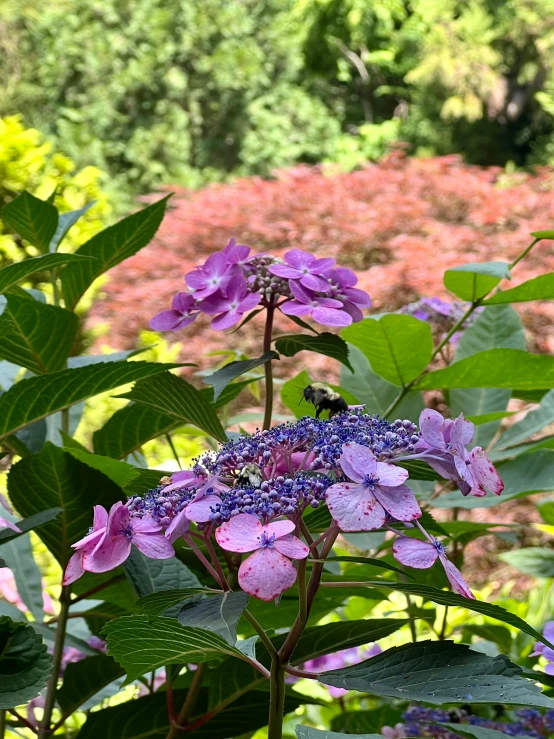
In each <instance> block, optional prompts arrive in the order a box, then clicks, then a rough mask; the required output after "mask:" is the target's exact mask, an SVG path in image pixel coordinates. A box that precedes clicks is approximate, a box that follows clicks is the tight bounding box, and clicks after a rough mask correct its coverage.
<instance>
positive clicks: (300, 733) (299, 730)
mask: <svg viewBox="0 0 554 739" xmlns="http://www.w3.org/2000/svg"><path fill="white" fill-rule="evenodd" d="M295 731H296V736H297V739H351V737H352V734H337V732H336V731H328V730H327V729H312V727H311V726H300V724H298V725H297V726H296V727H295ZM357 736H358V739H383V736H382V734H358V735H357Z"/></svg>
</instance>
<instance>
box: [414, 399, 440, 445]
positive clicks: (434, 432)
mask: <svg viewBox="0 0 554 739" xmlns="http://www.w3.org/2000/svg"><path fill="white" fill-rule="evenodd" d="M419 428H420V431H421V435H422V437H423V439H424V441H426V442H427V444H429V446H430V447H432V448H433V449H446V443H445V440H444V418H443V417H442V416H441V414H440V413H439V412H438V411H434V410H432V409H431V408H425V410H423V411H421V414H420V416H419Z"/></svg>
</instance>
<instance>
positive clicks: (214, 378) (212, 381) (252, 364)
mask: <svg viewBox="0 0 554 739" xmlns="http://www.w3.org/2000/svg"><path fill="white" fill-rule="evenodd" d="M273 359H279V355H278V354H276V353H275V352H266V353H265V354H262V356H261V357H255V358H254V359H245V360H243V361H240V362H229V364H226V365H225V366H224V367H222V368H221V369H218V370H216V371H215V372H212V374H211V375H205V377H203V378H202V379H203V382H204V383H205V384H206V385H211V386H212V387H213V389H214V401H217V399H218V398H219V396H220V395H221V393H222V392H223V391H224V390H225V388H226V387H227V385H228V384H229V383H230V382H231V381H232V380H234V379H235V378H236V377H239V376H240V375H243V374H244V373H245V372H250V370H253V369H256V367H260V366H261V365H263V364H266V362H270V361H271V360H273Z"/></svg>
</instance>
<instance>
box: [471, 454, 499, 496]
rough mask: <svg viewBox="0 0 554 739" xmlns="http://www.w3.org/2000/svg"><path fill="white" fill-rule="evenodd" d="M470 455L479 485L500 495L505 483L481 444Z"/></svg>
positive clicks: (472, 468)
mask: <svg viewBox="0 0 554 739" xmlns="http://www.w3.org/2000/svg"><path fill="white" fill-rule="evenodd" d="M469 456H470V459H471V470H472V472H473V474H474V476H475V478H476V479H477V482H478V483H479V485H481V486H482V487H483V488H484V489H485V490H490V492H491V493H494V494H495V495H500V493H501V492H502V491H503V490H504V483H503V482H502V479H501V477H500V475H499V474H498V472H497V470H496V468H495V466H494V465H493V463H492V462H491V461H490V459H489V458H488V457H487V455H486V453H485V451H484V450H483V449H482V448H481V447H480V446H476V447H475V449H472V451H471V453H470V455H469Z"/></svg>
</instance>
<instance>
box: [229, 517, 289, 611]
mask: <svg viewBox="0 0 554 739" xmlns="http://www.w3.org/2000/svg"><path fill="white" fill-rule="evenodd" d="M237 518H238V517H237ZM295 582H296V570H295V568H294V565H293V564H292V562H291V561H290V560H289V559H287V558H286V557H283V555H282V554H279V552H277V551H276V550H275V549H271V548H269V547H267V548H265V549H259V550H258V551H257V552H255V553H254V554H252V555H251V556H250V557H248V559H245V560H244V562H243V563H242V564H241V566H240V568H239V585H240V586H241V588H242V589H243V590H244V592H245V593H249V594H250V595H253V596H254V597H255V598H259V599H260V600H265V601H271V600H274V599H275V598H277V596H278V595H281V593H282V592H284V591H285V590H288V589H289V588H291V587H292V586H293V585H294V583H295Z"/></svg>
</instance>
